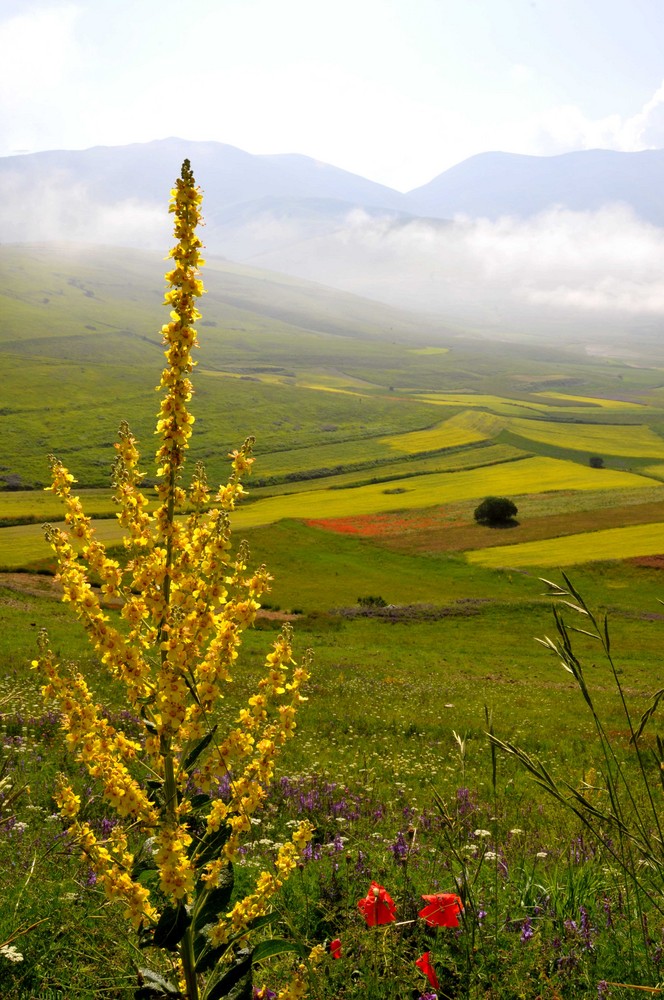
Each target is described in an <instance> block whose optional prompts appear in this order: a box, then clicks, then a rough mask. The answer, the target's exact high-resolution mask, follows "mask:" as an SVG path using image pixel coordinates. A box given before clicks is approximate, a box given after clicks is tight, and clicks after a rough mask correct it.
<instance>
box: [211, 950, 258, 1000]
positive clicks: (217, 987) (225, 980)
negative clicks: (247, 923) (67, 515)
mask: <svg viewBox="0 0 664 1000" xmlns="http://www.w3.org/2000/svg"><path fill="white" fill-rule="evenodd" d="M251 955H252V953H251V951H248V950H246V949H243V950H242V951H240V952H239V953H238V958H237V961H236V962H235V965H232V966H231V968H230V969H229V970H228V972H227V973H226V974H225V975H224V976H222V977H221V979H219V980H218V981H217V982H216V983H214V985H213V986H212V987H211V989H210V990H208V991H207V992H206V993H205V994H204V995H203V1000H223V998H224V997H227V998H228V997H232V998H233V1000H245V997H246V998H247V1000H248V998H250V997H251V994H252V992H253V991H252V982H251Z"/></svg>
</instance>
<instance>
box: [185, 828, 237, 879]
mask: <svg viewBox="0 0 664 1000" xmlns="http://www.w3.org/2000/svg"><path fill="white" fill-rule="evenodd" d="M230 832H231V831H230V827H228V826H226V824H224V825H223V826H222V827H220V828H219V829H218V830H213V831H212V833H207V834H206V835H205V836H204V837H203V839H202V840H199V841H198V843H195V844H194V846H193V850H191V849H190V853H191V854H192V855H195V856H196V867H197V868H198V869H201V868H204V867H205V865H206V864H207V863H208V862H209V861H214V860H215V859H216V858H218V857H219V854H220V853H221V849H222V848H223V846H224V844H225V843H226V841H227V840H228V838H229V836H230Z"/></svg>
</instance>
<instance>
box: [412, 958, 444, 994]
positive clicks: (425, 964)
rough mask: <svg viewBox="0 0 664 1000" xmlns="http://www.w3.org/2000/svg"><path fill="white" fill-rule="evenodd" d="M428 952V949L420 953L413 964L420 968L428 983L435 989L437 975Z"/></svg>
mask: <svg viewBox="0 0 664 1000" xmlns="http://www.w3.org/2000/svg"><path fill="white" fill-rule="evenodd" d="M430 954H431V952H430V951H425V952H424V954H423V955H420V957H419V958H418V960H417V961H416V962H415V965H416V966H417V968H418V969H421V971H422V972H423V973H424V975H425V976H426V977H427V979H428V980H429V984H430V985H431V986H433V988H434V990H437V989H438V976H437V975H436V971H435V969H434V967H433V965H432V964H431V960H430V958H429V955H430Z"/></svg>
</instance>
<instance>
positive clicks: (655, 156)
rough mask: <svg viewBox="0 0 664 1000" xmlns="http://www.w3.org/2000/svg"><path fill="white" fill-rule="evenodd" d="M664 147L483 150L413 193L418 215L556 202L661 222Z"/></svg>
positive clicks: (533, 210)
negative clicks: (627, 211) (555, 152)
mask: <svg viewBox="0 0 664 1000" xmlns="http://www.w3.org/2000/svg"><path fill="white" fill-rule="evenodd" d="M663 176H664V150H663V149H652V150H645V151H644V152H640V153H618V152H614V151H612V150H607V149H590V150H584V151H582V152H577V153H565V154H563V155H561V156H519V155H516V154H514V153H480V154H479V155H478V156H471V157H470V159H468V160H464V161H463V163H459V164H457V165H456V166H455V167H451V168H450V169H449V170H446V171H445V172H444V173H442V174H440V175H439V176H438V177H435V178H434V179H433V180H432V181H430V182H429V183H428V184H425V185H423V186H422V187H419V188H416V189H415V190H414V191H411V192H410V193H409V194H408V205H409V208H410V210H411V212H413V213H414V214H419V215H432V216H438V217H440V218H446V217H447V218H450V217H451V216H453V215H457V214H459V213H463V214H464V215H469V216H471V217H473V218H476V217H478V216H486V217H487V218H489V219H496V218H498V216H500V215H511V216H519V217H527V216H530V215H536V214H537V213H538V212H542V211H544V210H545V209H547V208H550V207H551V206H554V205H555V206H560V207H563V208H568V209H571V210H572V211H576V212H586V211H593V210H596V209H599V208H602V207H603V206H604V205H610V204H615V203H620V204H624V205H629V206H630V207H631V208H632V209H633V210H634V212H635V213H636V215H638V216H639V217H640V218H641V219H643V220H644V221H645V222H651V223H653V224H654V225H656V226H664V186H663V185H662V177H663Z"/></svg>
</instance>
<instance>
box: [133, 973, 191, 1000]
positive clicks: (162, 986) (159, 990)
mask: <svg viewBox="0 0 664 1000" xmlns="http://www.w3.org/2000/svg"><path fill="white" fill-rule="evenodd" d="M138 981H139V983H140V986H139V988H138V989H137V990H136V992H135V993H134V1000H159V998H161V997H170V1000H176V998H179V1000H183V997H182V994H181V993H180V991H179V990H178V989H177V988H176V987H175V986H173V984H172V983H169V982H168V980H167V979H164V977H163V976H160V975H159V973H158V972H152V970H151V969H139V970H138Z"/></svg>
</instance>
